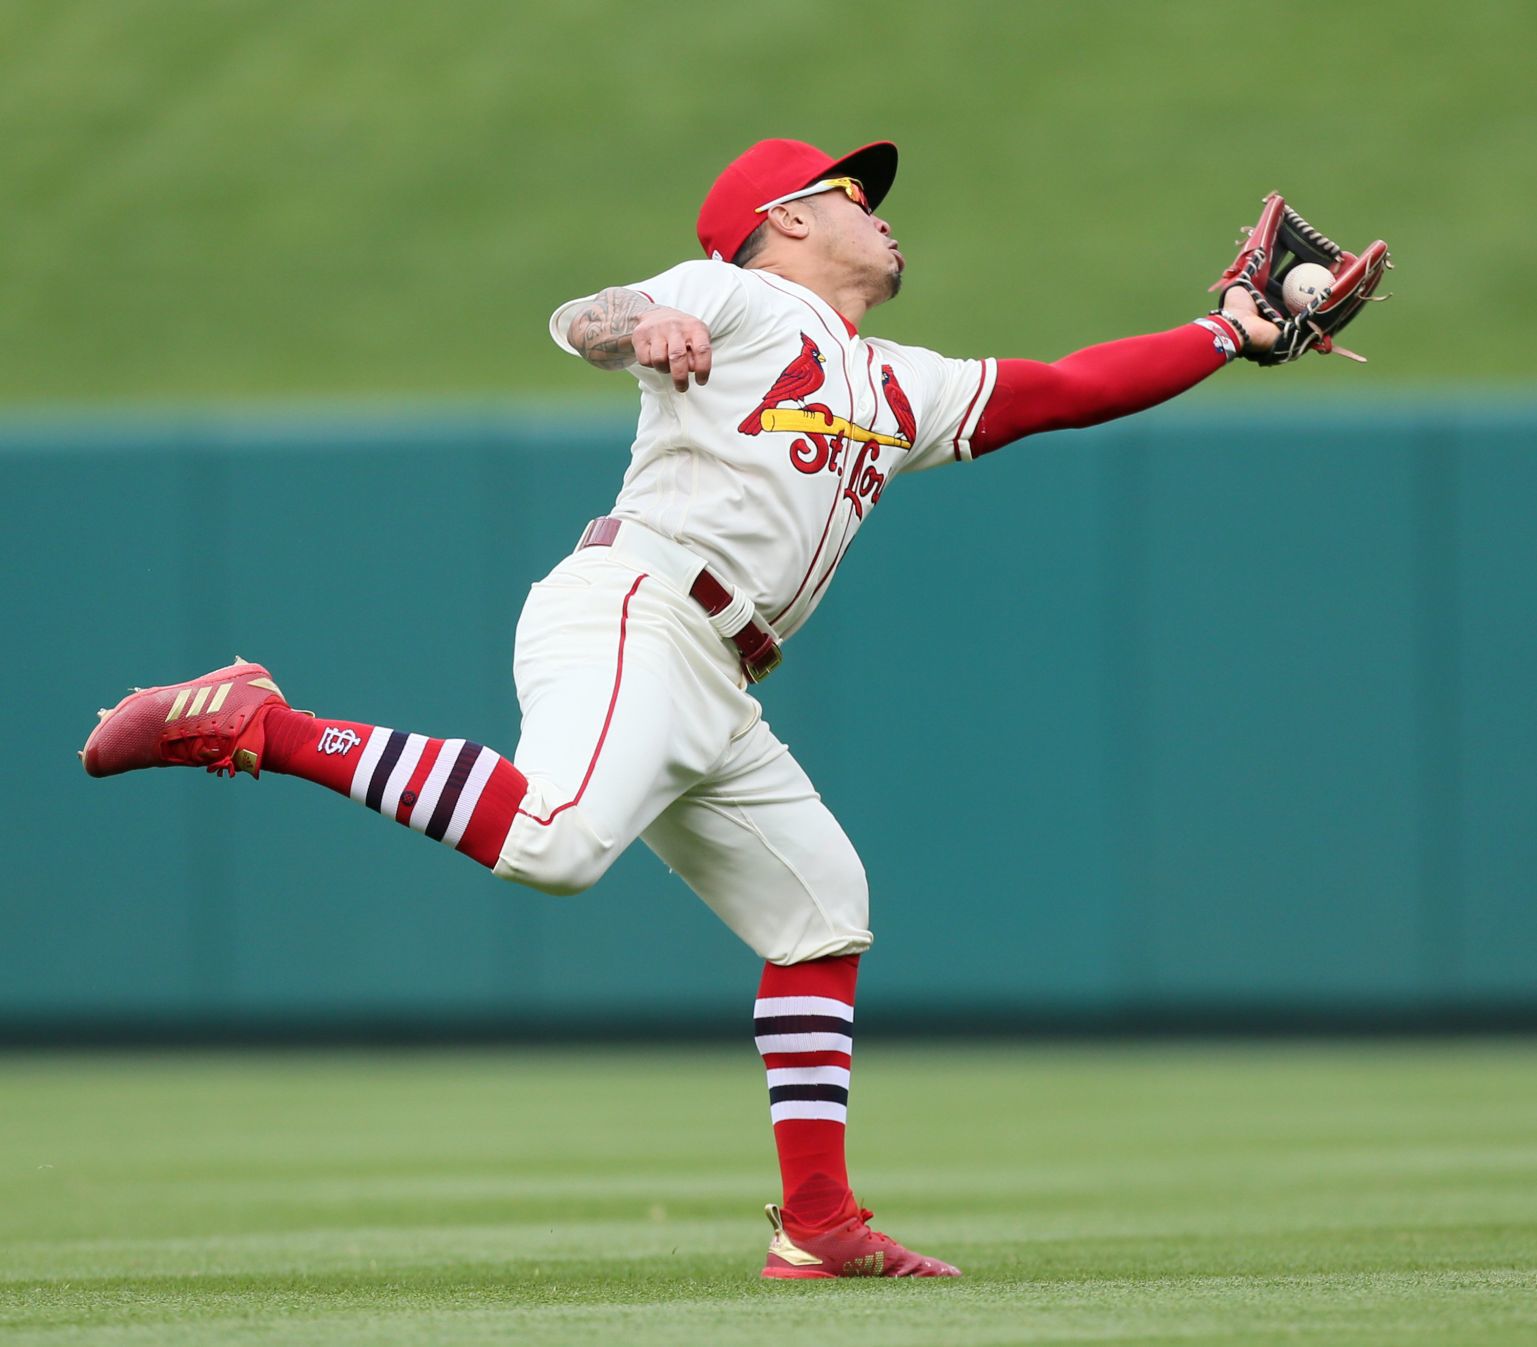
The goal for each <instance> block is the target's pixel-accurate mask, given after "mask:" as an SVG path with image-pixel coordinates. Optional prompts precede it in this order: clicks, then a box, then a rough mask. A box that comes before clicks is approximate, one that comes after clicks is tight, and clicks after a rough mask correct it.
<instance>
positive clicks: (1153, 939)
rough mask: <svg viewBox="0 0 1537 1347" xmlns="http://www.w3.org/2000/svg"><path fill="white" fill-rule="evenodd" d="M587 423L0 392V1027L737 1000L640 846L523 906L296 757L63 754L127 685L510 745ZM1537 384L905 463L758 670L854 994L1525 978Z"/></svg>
mask: <svg viewBox="0 0 1537 1347" xmlns="http://www.w3.org/2000/svg"><path fill="white" fill-rule="evenodd" d="M627 443H628V435H627V428H626V426H625V425H624V424H622V423H616V422H601V423H587V424H583V425H578V426H572V425H570V424H568V423H566V422H563V421H561V420H560V419H559V418H557V417H554V416H550V417H546V418H543V419H540V418H519V417H516V416H512V415H510V414H505V413H496V414H490V413H488V414H487V415H485V416H484V417H479V416H475V415H464V414H456V415H446V414H445V415H443V416H441V417H436V418H427V417H425V416H423V415H417V414H413V415H412V416H410V417H404V418H398V419H391V418H386V417H373V418H366V417H364V418H359V417H353V418H344V417H337V418H335V419H331V420H327V419H314V418H311V419H307V420H303V421H302V422H301V421H300V420H297V419H295V420H284V419H261V420H256V419H241V418H217V417H213V416H209V417H206V418H199V417H195V416H191V417H175V418H164V419H161V420H156V421H151V420H149V419H145V420H143V421H140V422H132V421H130V422H126V423H125V422H123V421H121V420H117V421H112V422H110V423H108V422H105V421H103V422H101V423H83V424H82V423H78V422H71V423H68V424H66V423H63V422H38V423H35V424H30V425H29V424H19V423H14V422H13V423H11V424H10V425H9V426H8V427H6V428H4V429H3V430H0V510H3V537H4V550H5V561H6V574H7V580H8V583H7V585H6V592H5V596H4V599H3V604H4V632H5V641H6V659H5V662H4V667H5V671H6V676H5V688H4V694H5V695H4V699H3V711H0V714H3V716H4V735H5V740H4V742H5V759H4V774H3V781H4V785H3V791H4V799H3V811H0V817H3V819H4V825H3V826H4V853H5V860H4V867H3V874H0V885H3V888H0V1033H4V1034H8V1035H9V1036H11V1037H12V1038H13V1039H14V1038H16V1037H18V1036H20V1037H25V1036H26V1035H28V1034H32V1033H37V1034H47V1033H51V1032H56V1031H64V1030H67V1029H70V1028H76V1029H78V1028H81V1027H85V1028H88V1029H89V1028H92V1027H94V1028H97V1029H101V1028H107V1027H111V1026H128V1027H145V1026H150V1027H154V1026H159V1027H162V1028H167V1029H170V1030H172V1031H185V1032H189V1033H199V1032H204V1031H210V1032H212V1031H215V1030H218V1029H221V1028H222V1029H231V1028H233V1029H237V1030H239V1029H250V1030H253V1031H260V1030H265V1029H272V1028H275V1027H276V1028H284V1027H287V1028H298V1029H301V1030H317V1031H325V1030H328V1029H335V1028H338V1027H351V1028H365V1029H367V1028H377V1029H381V1030H390V1029H415V1030H420V1031H423V1032H438V1031H443V1032H454V1031H457V1030H462V1029H466V1028H473V1027H477V1026H494V1027H501V1028H504V1029H517V1028H519V1027H524V1028H528V1029H531V1030H538V1029H541V1028H544V1029H548V1028H569V1027H579V1028H599V1029H601V1028H604V1027H626V1026H629V1027H633V1026H635V1025H638V1024H639V1025H643V1024H645V1023H648V1022H651V1021H656V1020H676V1021H685V1020H686V1021H688V1022H691V1023H693V1024H695V1025H697V1026H711V1025H723V1026H730V1027H739V1025H740V1023H741V1021H742V1018H743V1016H744V1015H745V1014H746V1013H747V1012H746V1008H745V1007H746V1002H747V1000H748V999H749V998H750V996H751V994H752V989H753V986H754V985H755V984H754V979H755V968H756V964H755V961H754V960H753V958H752V956H751V955H750V954H749V953H748V952H747V951H746V950H744V949H741V948H739V947H738V946H737V945H736V944H735V943H734V941H733V940H732V938H731V937H730V936H729V935H728V934H727V933H726V932H725V931H724V930H722V929H720V928H718V927H717V926H716V924H715V922H714V918H713V917H712V916H711V915H710V914H709V913H708V912H707V910H706V909H705V908H704V907H703V906H702V905H701V904H699V903H698V902H697V901H696V900H695V899H694V898H693V897H692V896H691V895H690V894H689V893H688V892H687V891H686V890H685V889H684V888H683V886H682V885H681V884H680V883H679V882H677V881H676V880H675V879H673V878H672V877H671V876H669V875H668V873H667V872H666V870H665V869H664V868H663V867H662V866H661V865H660V864H659V863H658V862H656V861H655V860H654V858H652V857H651V856H650V855H649V853H647V852H645V851H644V849H642V848H637V849H635V851H634V852H633V853H632V854H630V855H628V856H626V857H625V858H624V859H623V860H622V861H621V862H620V864H619V865H618V866H617V867H616V869H615V870H614V871H613V872H612V873H611V874H610V875H609V876H608V877H607V878H606V879H605V880H604V881H603V882H602V883H601V884H600V885H599V887H598V888H597V889H596V890H594V891H593V892H592V893H590V894H587V895H585V896H583V897H580V898H576V899H567V900H557V899H549V898H543V897H540V896H538V895H535V894H530V893H525V892H522V891H519V890H517V889H515V888H513V887H510V886H507V885H503V884H500V883H498V882H496V881H494V880H492V879H490V878H489V877H488V876H487V875H486V874H485V873H484V872H483V871H481V870H480V869H479V868H478V867H476V866H474V865H473V864H472V863H470V862H468V861H466V860H465V859H464V858H462V857H457V856H454V855H451V854H450V853H448V852H447V851H446V850H444V849H443V848H441V847H438V846H435V845H432V844H430V843H428V842H427V841H425V840H424V839H422V838H420V837H417V836H416V835H414V834H411V833H409V832H407V831H406V830H404V829H400V828H395V827H391V826H387V825H385V824H384V823H383V822H381V820H379V819H378V818H377V817H375V816H374V815H372V814H369V813H367V812H366V811H364V810H361V809H359V808H357V807H355V806H353V805H351V804H349V803H347V802H345V801H341V800H338V799H337V798H335V797H333V796H331V795H329V794H327V793H325V792H323V791H321V790H319V789H317V788H315V787H312V786H309V785H307V784H305V783H302V782H296V781H290V780H283V779H280V778H272V777H268V778H264V779H263V780H262V781H260V782H252V781H251V780H250V779H249V778H246V777H241V778H239V779H237V780H235V781H234V782H228V781H216V780H214V779H212V778H209V777H206V776H204V775H203V774H201V773H196V774H194V773H191V772H158V773H152V774H144V775H139V776H134V777H126V778H119V779H115V780H110V781H91V780H88V779H87V778H86V777H85V776H84V774H83V773H82V772H81V771H80V769H79V765H78V763H77V762H76V759H75V755H74V751H75V749H76V748H77V747H78V745H79V743H80V742H81V741H82V740H83V738H84V735H85V733H86V731H87V730H88V729H89V727H90V725H91V723H92V712H93V711H94V710H95V708H96V707H97V706H98V705H102V704H111V703H112V702H113V701H115V700H116V699H117V698H118V697H119V696H120V695H121V694H122V691H123V689H125V688H126V687H127V686H128V685H129V684H133V683H145V684H148V683H154V682H167V681H173V680H177V679H180V678H184V677H190V676H193V675H195V674H197V673H199V672H202V671H203V670H205V669H208V668H211V667H214V666H216V665H218V664H220V663H222V662H224V661H225V660H226V659H227V658H228V657H229V656H231V655H233V654H235V653H236V652H239V653H240V654H242V655H245V656H248V657H252V658H259V659H261V660H262V661H264V662H265V663H267V664H268V665H269V666H270V667H271V668H272V669H273V671H274V673H275V675H276V676H277V677H278V679H279V681H280V682H281V683H282V685H283V687H284V689H285V691H287V692H288V694H289V695H290V696H291V698H292V699H293V700H294V702H295V703H296V704H297V705H301V706H306V707H313V708H316V709H319V710H321V711H323V712H331V713H333V714H337V715H341V716H345V717H348V718H352V719H358V720H365V721H371V722H379V723H383V724H390V725H394V726H399V727H407V728H412V729H417V730H421V731H425V732H427V733H433V734H444V735H463V736H468V737H472V738H477V739H480V740H482V741H483V742H486V743H489V744H492V745H497V746H504V747H506V748H508V749H510V747H511V745H512V744H513V743H514V742H515V740H516V734H517V712H516V706H515V702H514V699H513V696H512V691H511V682H510V672H509V670H510V663H511V655H512V630H513V623H514V620H515V617H516V614H517V611H518V608H519V605H520V603H521V601H522V598H523V595H524V593H525V592H526V589H527V586H528V584H529V582H530V581H532V580H534V579H536V578H537V577H538V576H540V575H542V574H543V572H544V571H545V570H546V569H548V567H549V566H550V565H551V564H553V562H554V561H555V560H556V558H557V557H558V556H559V555H560V554H561V553H563V552H564V551H566V550H568V549H569V547H570V546H571V545H572V543H573V542H574V540H575V538H576V536H577V534H578V533H579V532H580V530H581V528H582V525H583V524H584V522H585V521H586V520H587V519H588V518H589V517H590V516H592V515H594V514H598V513H602V512H603V511H604V509H605V508H606V507H607V505H608V504H609V502H610V501H611V500H612V498H613V494H614V489H615V487H616V485H617V482H618V478H619V475H620V473H621V470H622V467H623V463H624V461H625V450H626V445H627ZM1534 446H1537V408H1531V407H1515V408H1512V409H1508V410H1505V411H1490V410H1482V411H1478V410H1474V409H1472V408H1471V407H1462V406H1458V405H1452V404H1448V405H1441V406H1432V405H1424V406H1420V407H1418V408H1415V409H1412V410H1408V411H1405V410H1402V409H1401V408H1400V409H1397V410H1387V409H1385V408H1370V407H1362V406H1354V405H1352V406H1350V407H1347V408H1344V409H1340V408H1334V409H1320V410H1317V411H1313V412H1309V411H1299V410H1298V409H1296V408H1295V407H1293V408H1290V409H1285V410H1282V409H1279V408H1274V407H1272V408H1269V409H1263V410H1261V411H1256V410H1255V409H1254V408H1252V407H1245V408H1244V409H1243V411H1242V412H1241V413H1238V412H1234V411H1231V410H1229V411H1224V410H1222V409H1220V408H1219V409H1217V410H1211V411H1208V410H1204V409H1201V410H1198V412H1197V413H1194V414H1192V413H1191V412H1189V411H1185V410H1183V409H1178V408H1169V409H1164V410H1161V411H1159V412H1155V413H1152V414H1149V415H1147V416H1144V417H1142V418H1138V419H1135V420H1133V421H1131V422H1128V423H1124V424H1121V425H1117V426H1113V427H1106V428H1103V429H1101V430H1098V431H1093V432H1084V433H1079V434H1076V435H1067V434H1063V435H1053V436H1046V437H1042V438H1040V439H1039V440H1036V441H1031V442H1028V443H1025V444H1022V445H1018V446H1015V447H1014V448H1013V449H1011V450H1008V451H1005V452H1003V453H1001V454H999V455H996V456H995V457H994V458H992V459H989V460H985V461H983V462H982V463H979V464H977V465H975V466H971V467H957V468H950V469H945V470H942V471H938V472H933V473H930V474H927V475H926V476H922V477H917V478H914V479H912V480H910V481H901V480H899V481H898V482H897V483H895V484H894V486H893V489H892V490H890V491H889V492H887V493H886V495H885V496H884V497H883V499H882V502H881V506H880V509H879V510H878V512H877V513H876V515H875V516H874V517H873V518H872V520H871V521H870V523H869V524H868V525H867V527H866V529H865V531H864V532H863V533H862V534H861V537H860V542H859V546H858V547H856V548H855V549H854V551H853V552H852V553H851V554H850V556H849V559H848V561H847V562H846V563H845V566H844V570H843V573H842V574H841V575H840V577H839V580H838V582H837V583H836V584H835V585H834V586H833V590H832V593H831V596H830V597H829V599H828V600H827V602H826V603H825V604H824V605H823V608H822V609H821V610H820V612H819V613H818V615H817V617H816V618H815V619H814V621H813V622H812V624H811V625H810V627H809V628H808V629H807V630H806V631H805V632H804V633H802V634H801V635H800V636H799V637H797V638H796V639H795V640H794V641H793V642H791V644H790V646H789V650H788V657H787V661H786V664H785V666H784V668H783V669H782V670H781V671H780V672H779V673H778V674H776V675H775V677H774V678H773V679H772V680H771V681H770V682H769V683H768V684H767V685H766V686H765V688H764V690H763V692H764V702H765V705H766V708H767V714H768V717H769V719H770V721H771V723H772V724H773V725H774V727H775V729H776V730H777V731H778V732H779V733H780V735H781V736H782V737H783V738H784V739H786V740H787V741H788V743H789V744H790V745H791V747H792V748H793V749H794V750H795V752H796V753H797V755H798V756H799V757H800V758H801V760H802V761H803V762H804V763H805V764H806V766H807V767H808V769H809V770H810V772H811V774H812V777H813V779H815V780H816V781H817V782H818V784H819V785H820V787H821V788H822V791H823V794H824V796H825V797H826V799H827V800H828V801H829V803H830V804H831V805H832V807H833V809H834V810H835V811H836V812H837V814H838V815H839V817H840V818H841V819H842V820H843V821H844V824H845V826H846V828H847V830H848V832H849V834H850V835H851V836H852V837H853V839H854V841H855V843H856V844H857V845H858V847H859V848H860V850H861V852H862V854H863V856H864V858H865V861H866V864H867V867H868V870H869V872H870V878H871V885H872V891H873V895H874V905H875V906H874V926H875V930H876V933H877V939H876V945H875V949H874V951H873V952H872V955H871V956H870V957H869V958H868V959H867V960H866V962H865V965H864V973H863V985H862V993H863V999H862V1011H861V1013H862V1014H865V1013H866V1012H868V1013H870V1014H871V1015H873V1016H875V1017H876V1018H878V1019H879V1018H887V1019H888V1020H897V1019H902V1020H906V1021H908V1022H912V1023H920V1024H939V1023H953V1022H958V1021H961V1020H964V1019H965V1018H966V1017H968V1016H981V1017H986V1018H991V1019H993V1020H994V1021H1000V1020H1001V1021H1016V1022H1050V1023H1056V1024H1073V1023H1085V1024H1094V1023H1100V1024H1103V1023H1109V1022H1115V1023H1124V1024H1131V1023H1137V1022H1142V1021H1144V1020H1145V1021H1149V1022H1151V1021H1157V1020H1159V1019H1160V1018H1163V1019H1168V1018H1170V1017H1173V1018H1179V1017H1181V1016H1184V1017H1188V1018H1189V1019H1190V1020H1192V1021H1197V1022H1206V1023H1211V1024H1223V1023H1241V1022H1245V1021H1252V1020H1253V1019H1255V1017H1259V1018H1265V1017H1269V1018H1270V1019H1272V1020H1275V1021H1277V1022H1280V1023H1288V1022H1296V1023H1305V1022H1312V1021H1316V1020H1318V1019H1319V1018H1323V1019H1327V1018H1329V1017H1331V1016H1343V1017H1346V1018H1349V1017H1365V1018H1371V1017H1383V1018H1391V1017H1393V1016H1403V1015H1409V1016H1426V1017H1435V1016H1438V1015H1440V1016H1451V1017H1456V1016H1459V1015H1460V1016H1469V1015H1471V1016H1475V1017H1484V1018H1485V1019H1488V1018H1498V1017H1500V1016H1506V1017H1509V1018H1510V1019H1511V1020H1513V1021H1515V1020H1522V1019H1523V1018H1524V1019H1526V1020H1528V1021H1532V1020H1537V709H1534V690H1537V622H1534V599H1537V526H1534V504H1537V452H1534Z"/></svg>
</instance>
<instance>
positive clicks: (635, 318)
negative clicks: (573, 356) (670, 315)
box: [566, 289, 655, 369]
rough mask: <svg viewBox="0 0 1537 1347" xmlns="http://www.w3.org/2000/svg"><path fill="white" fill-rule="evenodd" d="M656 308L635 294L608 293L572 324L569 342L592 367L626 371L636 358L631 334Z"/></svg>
mask: <svg viewBox="0 0 1537 1347" xmlns="http://www.w3.org/2000/svg"><path fill="white" fill-rule="evenodd" d="M653 307H655V306H654V305H653V304H652V303H651V302H650V301H649V300H648V299H647V298H646V297H645V296H644V295H638V294H636V293H635V291H633V290H619V289H613V290H605V291H603V293H602V294H600V295H596V296H594V298H593V301H592V303H591V304H589V305H588V306H587V307H586V308H585V309H583V310H582V311H581V312H580V313H578V314H577V315H576V317H575V318H573V319H572V320H571V326H570V327H569V328H568V329H567V331H566V340H567V341H569V342H570V343H571V345H572V346H573V347H574V348H575V350H576V353H577V354H578V355H579V356H581V357H582V359H583V360H585V361H586V362H587V363H588V364H589V365H596V366H597V367H598V368H599V369H623V368H624V367H625V366H626V365H628V364H629V363H630V361H631V360H633V359H634V358H635V347H634V344H633V343H632V342H631V341H630V334H631V333H632V332H634V331H635V324H636V323H637V322H639V321H640V316H641V314H643V313H645V311H646V310H647V309H650V308H653Z"/></svg>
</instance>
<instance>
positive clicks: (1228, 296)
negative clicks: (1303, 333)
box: [1222, 285, 1281, 355]
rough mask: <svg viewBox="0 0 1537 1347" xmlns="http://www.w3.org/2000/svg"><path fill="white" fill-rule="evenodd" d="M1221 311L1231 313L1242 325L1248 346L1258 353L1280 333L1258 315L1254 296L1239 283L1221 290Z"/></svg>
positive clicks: (1267, 347)
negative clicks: (1247, 337) (1246, 334)
mask: <svg viewBox="0 0 1537 1347" xmlns="http://www.w3.org/2000/svg"><path fill="white" fill-rule="evenodd" d="M1222 312H1223V313H1226V314H1231V315H1233V316H1234V317H1236V318H1237V319H1238V321H1239V322H1241V323H1242V324H1243V325H1244V329H1245V331H1247V332H1248V334H1249V347H1250V349H1251V350H1252V351H1253V352H1255V353H1256V354H1258V355H1263V354H1264V353H1265V352H1266V351H1268V350H1269V349H1270V348H1271V347H1272V346H1274V345H1275V344H1276V338H1277V337H1279V336H1280V335H1281V329H1280V328H1278V327H1277V326H1276V325H1275V324H1274V323H1272V322H1270V321H1268V320H1267V319H1264V318H1261V317H1260V316H1259V309H1258V308H1256V307H1255V304H1254V296H1253V295H1251V294H1250V293H1249V292H1248V291H1247V290H1245V289H1244V288H1243V286H1241V285H1231V286H1229V287H1228V288H1227V290H1226V291H1224V292H1223V295H1222Z"/></svg>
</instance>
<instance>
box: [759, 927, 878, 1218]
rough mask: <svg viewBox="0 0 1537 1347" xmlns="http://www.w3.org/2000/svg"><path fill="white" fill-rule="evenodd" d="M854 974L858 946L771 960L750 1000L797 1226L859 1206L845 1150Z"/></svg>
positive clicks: (787, 1208)
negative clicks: (784, 963) (805, 958)
mask: <svg viewBox="0 0 1537 1347" xmlns="http://www.w3.org/2000/svg"><path fill="white" fill-rule="evenodd" d="M858 976H859V956H858V955H857V954H850V955H845V956H842V957H840V958H834V959H814V960H812V961H811V962H809V963H800V964H792V965H790V966H789V967H788V968H785V967H781V966H780V965H778V964H768V965H766V966H765V967H764V969H763V981H762V982H761V983H760V984H759V987H758V1000H757V1003H756V1004H755V1005H754V1007H753V1027H754V1031H755V1032H756V1034H757V1041H758V1051H759V1052H760V1053H761V1054H762V1056H763V1065H764V1066H765V1067H766V1068H767V1069H768V1087H769V1117H770V1118H771V1119H772V1121H773V1124H774V1144H775V1146H776V1147H778V1150H779V1171H780V1175H781V1177H782V1178H783V1181H784V1213H785V1217H786V1219H787V1220H789V1221H792V1222H793V1223H794V1224H795V1225H797V1226H799V1227H801V1228H802V1229H825V1228H827V1227H829V1226H833V1225H837V1224H839V1223H840V1222H841V1221H845V1220H847V1219H848V1218H849V1217H850V1216H852V1215H854V1213H855V1212H856V1211H857V1210H858V1208H857V1206H856V1204H855V1202H854V1198H853V1194H852V1193H850V1191H849V1178H848V1168H847V1165H846V1162H845V1160H844V1153H843V1140H844V1133H845V1131H846V1130H847V1126H846V1125H847V1121H848V1103H849V1067H850V1065H851V1062H852V1054H853V1051H854V1038H853V1034H854V984H855V982H856V980H857V979H858Z"/></svg>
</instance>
